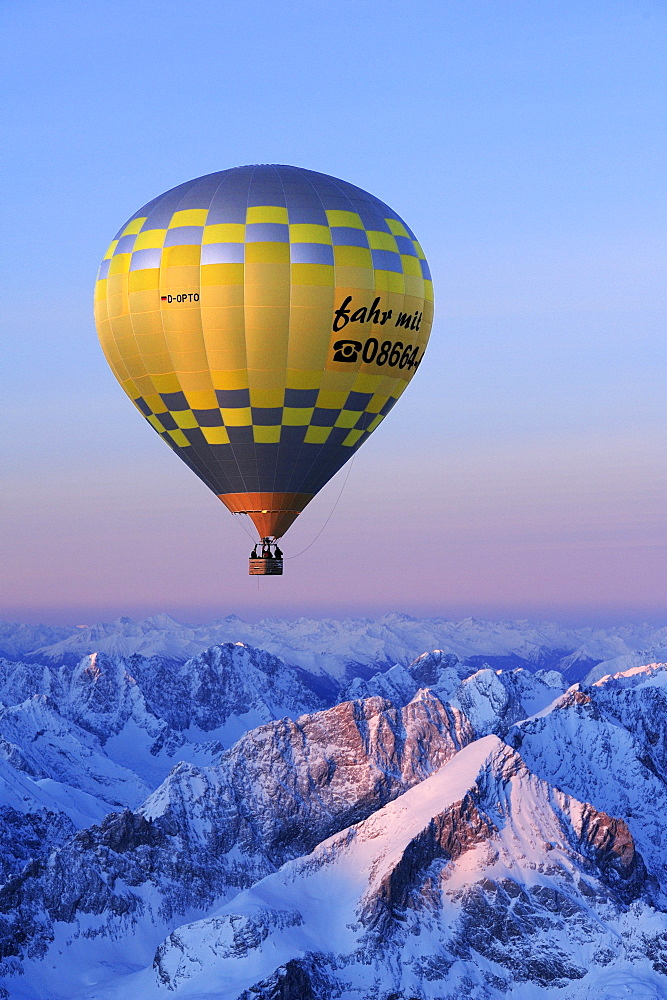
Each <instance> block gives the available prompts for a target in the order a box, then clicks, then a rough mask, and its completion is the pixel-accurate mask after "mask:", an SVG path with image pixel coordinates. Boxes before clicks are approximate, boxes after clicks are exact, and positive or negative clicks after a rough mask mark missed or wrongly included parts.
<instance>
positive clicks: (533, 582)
mask: <svg viewBox="0 0 667 1000" xmlns="http://www.w3.org/2000/svg"><path fill="white" fill-rule="evenodd" d="M3 20H4V24H3V37H4V39H5V40H6V41H8V42H9V44H8V46H7V51H6V54H5V68H4V76H5V79H4V92H5V94H7V93H8V94H9V99H8V100H6V107H7V111H6V125H5V143H4V145H5V153H4V155H5V166H4V194H5V205H6V211H5V216H6V228H5V236H4V239H3V241H2V248H3V256H4V260H3V264H4V273H5V282H4V286H5V290H4V293H3V296H2V300H3V301H2V306H3V312H4V323H3V327H4V330H5V336H4V337H3V346H2V350H3V358H2V366H3V373H4V375H3V400H2V402H3V416H2V425H3V434H2V438H1V447H2V462H3V469H4V476H3V478H4V481H5V490H4V501H3V508H4V509H3V512H2V535H3V538H2V553H1V555H0V558H1V564H2V609H1V612H0V613H1V614H2V615H3V616H4V617H8V618H16V619H24V620H47V621H75V622H89V621H92V620H95V619H99V618H109V617H112V616H115V615H118V614H131V615H133V616H135V615H140V614H144V613H151V612H155V611H162V610H167V611H170V612H171V613H173V614H175V615H176V616H177V617H181V618H183V619H189V620H206V619H210V618H214V617H219V616H222V615H225V614H228V613H230V612H236V613H238V614H241V615H246V616H247V617H252V618H258V617H262V616H263V615H265V614H274V615H287V616H297V615H300V614H329V613H331V614H339V613H348V612H352V613H357V614H360V613H375V612H378V611H384V610H389V609H396V610H404V611H408V612H412V613H414V614H433V613H437V614H444V615H448V616H452V617H460V616H465V615H468V614H470V615H476V616H480V617H482V616H487V617H488V616H499V615H503V616H507V617H535V616H544V617H552V618H557V619H561V620H572V619H577V620H581V621H584V620H586V621H615V620H620V619H656V620H659V619H660V618H661V617H662V618H664V617H667V595H666V592H665V578H666V577H667V573H666V569H667V559H666V554H667V545H666V543H667V526H666V512H667V502H666V501H667V433H666V428H667V406H666V402H665V382H666V380H665V360H666V358H665V319H666V313H667V309H666V293H665V262H666V257H667V254H666V252H665V251H666V239H665V233H666V231H667V227H666V222H667V220H666V218H665V216H666V214H667V213H666V207H667V195H666V193H665V183H664V181H665V176H666V174H667V164H666V156H665V152H666V146H667V141H666V134H667V133H666V130H665V108H666V107H667V93H666V91H667V86H666V79H665V78H666V74H667V5H665V3H664V0H601V2H598V0H585V2H582V0H555V2H551V0H540V2H539V3H535V0H443V2H441V3H439V4H435V3H434V4H429V5H415V4H406V3H397V2H395V0H355V2H350V0H343V2H337V3H325V2H322V3H314V4H304V3H303V0H299V2H295V0H254V2H248V3H231V2H216V0H188V2H186V0H182V2H169V0H161V2H160V3H156V2H154V0H131V2H128V0H113V2H112V0H100V2H98V3H89V2H87V0H80V2H78V0H67V2H58V0H55V2H54V0H49V2H36V0H25V2H22V3H14V4H6V5H4V13H3ZM253 162H279V163H291V164H296V165H298V166H304V167H308V168H311V169H314V170H321V171H324V172H326V173H331V174H334V175H336V176H339V177H342V178H344V179H345V180H348V181H351V182H352V183H354V184H357V185H359V186H361V187H363V188H366V189H367V190H369V191H371V192H372V193H373V194H375V195H377V196H378V197H379V198H381V199H383V200H384V201H386V202H387V203H388V204H389V205H391V206H392V207H393V208H395V209H396V211H397V212H399V213H400V214H401V215H402V216H403V217H404V218H405V219H406V220H407V222H408V224H409V225H410V226H411V227H412V228H413V229H414V230H415V231H416V233H417V235H418V237H419V239H420V241H421V242H422V244H423V246H424V249H425V251H426V254H427V257H428V258H429V262H430V265H431V270H432V271H433V277H434V283H435V295H436V317H435V323H434V327H433V333H432V337H431V344H430V347H429V350H428V354H427V357H426V360H425V361H424V364H423V365H422V367H421V368H420V371H419V373H418V375H417V377H416V378H415V379H414V381H413V382H412V384H411V386H410V389H409V390H408V391H407V392H406V394H405V395H404V396H403V398H402V399H401V402H400V405H399V406H397V407H396V409H395V410H394V411H393V412H392V414H391V416H390V417H389V419H387V420H386V421H385V422H384V423H383V424H382V426H381V427H380V428H379V429H378V431H377V432H376V433H375V434H374V435H373V437H372V438H371V440H370V441H369V442H368V443H367V444H365V445H364V447H363V448H362V449H361V450H360V452H359V453H358V454H357V456H356V458H355V460H354V464H353V466H352V468H351V471H350V474H349V478H348V481H347V485H346V487H345V490H344V492H343V494H342V496H341V499H340V502H339V503H338V506H337V507H336V509H335V511H334V513H333V516H332V517H331V520H330V521H329V523H328V525H327V528H326V530H325V531H324V532H323V534H322V535H321V536H320V538H319V539H318V540H317V541H316V542H315V544H314V545H313V546H312V547H311V548H310V549H309V550H308V552H307V553H304V554H303V555H301V556H299V557H298V558H295V559H294V560H293V561H289V562H287V563H286V575H285V576H284V577H283V578H282V579H267V580H262V581H261V582H260V583H259V587H258V583H257V581H256V580H254V579H253V580H251V579H249V578H248V576H247V564H246V562H245V560H246V558H247V555H248V550H249V548H250V545H249V540H248V538H247V537H246V535H245V534H244V532H243V530H242V529H241V526H240V525H239V523H235V521H238V519H233V518H232V517H231V515H229V514H228V513H227V512H226V510H225V509H224V508H223V507H222V505H221V504H220V502H219V501H218V500H217V499H216V498H215V497H214V496H213V495H212V494H211V493H209V492H208V490H207V489H206V488H205V487H204V486H203V484H201V483H200V482H199V480H197V479H196V478H195V477H194V476H193V475H192V473H191V472H189V470H188V469H187V468H186V467H185V466H184V465H183V464H182V463H181V462H179V461H178V459H177V458H176V457H175V456H174V455H173V454H172V453H171V452H170V451H169V449H167V448H166V447H165V446H164V445H163V443H162V442H161V441H160V440H159V439H158V438H157V436H156V435H155V434H154V433H153V431H152V430H151V429H150V427H149V426H148V425H147V424H146V423H145V422H144V421H143V420H141V418H140V417H139V415H138V414H137V413H136V411H135V410H134V408H133V407H132V406H131V404H130V403H129V401H128V400H127V398H126V397H125V395H124V393H123V392H122V391H121V389H120V387H119V386H118V385H117V383H116V382H115V380H114V378H113V376H112V374H111V372H110V371H109V369H108V368H107V365H106V362H105V360H104V358H103V356H102V353H101V350H100V348H99V346H98V343H97V337H96V334H95V329H94V324H93V318H92V288H93V282H94V279H95V273H96V269H97V266H98V263H99V260H100V258H101V256H102V255H103V253H104V251H105V249H106V246H107V244H108V243H109V240H110V239H111V237H112V236H113V235H114V233H115V231H116V230H117V229H118V227H119V226H120V224H121V223H122V222H123V221H124V220H125V219H126V218H127V217H128V216H129V215H130V214H131V213H132V212H134V211H135V210H136V209H137V208H139V207H140V206H141V205H142V204H144V203H145V202H146V201H148V200H149V199H150V198H152V197H154V196H155V195H157V194H159V193H161V192H162V191H164V190H166V189H168V188H170V187H172V186H174V185H176V184H178V183H180V182H182V181H184V180H187V179H189V178H192V177H196V176H199V175H201V174H204V173H208V172H210V171H214V170H222V169H225V168H227V167H230V166H235V165H238V164H244V163H253ZM346 475H347V467H346V468H345V469H343V471H342V472H341V473H339V474H338V476H336V477H335V479H334V480H333V481H332V482H331V483H330V484H329V485H328V486H327V487H326V488H325V490H324V491H323V492H322V493H321V494H320V496H319V497H318V498H317V499H316V500H315V501H313V503H312V504H311V505H310V507H309V508H308V509H307V511H306V512H305V513H304V514H303V515H302V516H301V518H300V519H299V521H298V522H297V524H296V525H295V526H294V528H293V529H292V530H291V531H290V533H289V534H288V536H287V538H286V540H285V545H284V548H285V552H286V555H287V556H291V555H295V554H296V553H299V552H300V551H301V550H302V549H303V548H305V547H306V546H307V545H308V544H309V543H310V542H311V541H312V539H313V538H314V537H315V536H316V535H317V533H318V531H319V530H320V528H321V527H322V525H323V524H324V522H325V520H326V518H327V517H328V516H329V514H330V513H331V511H332V508H333V506H334V504H335V502H336V498H337V497H338V495H339V493H340V489H341V485H342V481H343V479H344V478H345V477H346Z"/></svg>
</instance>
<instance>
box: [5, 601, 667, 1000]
mask: <svg viewBox="0 0 667 1000" xmlns="http://www.w3.org/2000/svg"><path fill="white" fill-rule="evenodd" d="M288 625H289V627H288ZM337 627H340V634H337V632H336V628H337ZM31 628H32V627H19V626H16V627H7V628H6V629H5V631H4V633H3V634H4V641H3V643H2V648H3V649H5V650H6V652H8V653H10V654H11V655H7V656H6V658H5V659H4V660H2V661H0V835H1V836H2V842H3V852H2V858H1V859H0V962H1V966H0V971H1V972H2V975H3V979H2V982H3V983H4V987H2V986H0V996H6V997H8V998H11V1000H103V998H108V1000H120V997H121V996H122V997H123V998H124V997H127V996H141V997H144V996H145V997H146V998H147V1000H150V998H151V997H154V998H158V997H171V996H174V997H177V998H178V997H183V998H186V997H190V998H192V1000H195V998H197V1000H213V998H214V997H215V998H216V1000H371V998H372V1000H376V998H378V1000H390V998H392V1000H453V998H454V997H456V998H463V1000H466V998H469V1000H473V998H474V1000H501V998H508V997H509V998H516V1000H533V998H535V1000H540V998H544V1000H547V998H549V1000H555V998H556V997H558V998H559V1000H571V998H572V1000H598V998H604V1000H620V998H621V997H626V996H637V997H641V998H642V1000H646V998H649V1000H650V998H653V1000H658V998H662V1000H667V836H666V835H665V832H664V816H665V812H666V811H667V663H666V662H660V660H659V658H658V659H657V660H656V661H655V662H651V663H649V662H646V663H644V664H634V663H632V664H631V665H630V668H629V669H626V670H624V671H622V672H616V673H615V674H613V675H610V674H609V672H608V671H605V675H604V676H602V677H600V669H601V668H602V667H603V666H604V664H605V662H607V661H605V660H604V655H606V654H607V653H610V654H613V655H611V657H610V660H609V662H612V663H613V662H614V661H615V659H616V657H617V656H619V655H620V656H621V657H631V658H632V657H639V658H641V652H639V650H640V649H641V648H642V645H643V647H645V648H647V649H654V648H658V649H659V648H662V647H661V646H660V643H661V642H662V641H664V634H665V630H659V629H653V630H652V631H651V629H650V628H649V626H636V627H634V626H633V627H628V628H626V629H619V630H616V631H614V632H613V634H612V633H611V632H608V633H605V634H602V632H601V631H600V630H593V629H591V630H588V632H587V631H586V630H583V629H582V630H565V629H561V630H559V629H558V627H557V626H543V625H537V626H534V625H532V626H531V625H529V623H523V622H522V623H500V624H496V625H493V624H492V625H488V624H487V625H485V624H484V623H479V622H473V621H468V622H465V623H454V624H453V623H446V622H444V620H443V622H437V621H428V622H427V621H425V620H424V621H418V620H415V619H409V618H407V617H406V616H400V615H395V616H385V618H384V619H382V620H380V621H379V622H345V623H332V622H324V623H321V622H320V623H314V622H301V623H276V622H269V623H267V622H264V623H259V625H257V626H251V625H247V624H246V623H243V622H240V620H239V619H236V620H234V619H232V618H230V619H226V620H225V621H224V622H223V623H217V625H215V626H206V627H203V626H202V627H198V628H194V627H193V628H190V627H187V626H180V625H178V624H177V623H175V622H173V621H172V619H169V618H168V617H166V616H164V617H160V618H154V619H152V620H149V621H148V623H147V622H142V623H135V622H131V621H130V620H129V619H123V620H121V621H120V622H119V623H113V624H112V625H109V626H99V627H95V628H94V629H85V628H78V627H77V628H75V629H70V630H67V629H64V630H62V632H61V633H60V634H58V635H56V636H55V639H54V642H51V643H49V641H48V640H49V638H50V635H49V633H48V629H45V628H44V627H35V631H34V634H33V635H32V637H31V636H30V631H31ZM206 629H209V630H211V629H212V630H214V631H215V630H216V629H220V632H219V633H218V637H220V636H221V635H222V634H223V632H224V635H225V636H227V637H228V640H227V641H225V642H214V643H212V644H210V645H208V646H207V647H206V648H202V645H200V644H201V643H203V642H204V637H205V635H209V638H210V633H207V632H206ZM225 630H227V631H226V632H225ZM244 630H245V631H244ZM661 631H662V637H661ZM250 632H252V634H253V635H255V636H257V635H258V634H262V633H263V634H264V636H266V637H268V641H269V642H270V643H271V644H273V646H274V651H267V650H266V649H262V648H261V647H257V646H253V645H250V644H249V643H248V634H247V633H250ZM239 633H240V634H239ZM575 633H576V634H575ZM93 634H94V635H95V636H96V638H97V640H98V642H99V645H100V647H102V646H105V645H106V648H104V649H102V648H100V649H91V648H90V642H91V641H92V636H93ZM485 634H486V639H485V638H484V636H485ZM436 636H438V637H439V640H438V641H435V638H436ZM426 638H428V639H429V641H428V642H427V643H426V644H425V645H424V646H422V647H421V648H417V651H416V652H415V650H414V647H413V646H412V645H411V644H412V643H417V642H419V641H422V640H424V639H426ZM445 640H446V641H445ZM33 641H34V642H35V643H41V645H34V646H33V645H31V644H32V643H33ZM577 642H578V645H577V644H576V643H577ZM12 643H13V645H12ZM68 643H69V645H68ZM281 643H282V645H281ZM633 643H634V644H635V645H634V646H633ZM114 644H115V645H114ZM139 647H140V648H139ZM623 649H627V650H629V652H627V653H626V652H623ZM40 650H41V652H40ZM424 650H426V652H425V651H424ZM633 650H634V651H633ZM619 651H620V652H619ZM577 652H579V653H580V655H575V654H577ZM279 654H280V655H279ZM573 657H574V658H573ZM663 659H665V660H667V657H665V658H663ZM592 661H596V665H595V666H594V668H591V662H592ZM622 662H624V661H622ZM554 664H555V665H560V667H561V668H565V669H568V670H570V671H573V672H574V674H575V676H577V675H579V677H580V681H579V683H575V684H571V685H570V686H569V687H568V684H569V681H570V678H568V679H567V680H565V679H564V677H563V674H562V673H561V672H559V670H557V669H555V667H554ZM598 664H599V665H598ZM378 667H380V668H381V669H379V670H378V669H377V668H378ZM374 668H376V669H374ZM584 668H585V669H584ZM591 669H593V673H592V674H591V679H590V680H588V679H582V678H583V677H584V674H585V673H590V671H591ZM3 989H4V990H5V993H4V994H3V993H2V990H3Z"/></svg>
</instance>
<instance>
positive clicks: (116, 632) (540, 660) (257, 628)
mask: <svg viewBox="0 0 667 1000" xmlns="http://www.w3.org/2000/svg"><path fill="white" fill-rule="evenodd" d="M227 642H232V643H236V642H244V643H246V644H248V645H250V646H254V647H256V648H258V649H263V650H267V651H269V652H271V653H274V655H276V656H279V657H280V658H281V659H283V660H285V661H286V662H287V663H289V664H291V665H292V666H297V667H301V668H303V669H304V670H307V671H308V672H309V673H310V674H314V675H324V676H327V677H334V678H336V679H338V680H345V679H347V680H350V679H351V678H352V677H353V676H355V675H357V674H360V675H362V676H364V677H367V676H369V674H370V673H372V672H375V671H376V670H384V669H386V668H388V667H390V666H393V665H394V664H397V663H398V664H402V665H403V666H407V664H409V663H411V662H412V661H413V660H414V659H415V658H416V657H417V656H419V655H420V654H421V653H423V652H424V651H425V650H432V649H442V650H443V651H444V652H445V653H453V654H454V655H456V656H457V657H458V659H459V660H461V661H463V662H465V663H467V664H469V665H471V666H476V667H479V666H482V665H484V664H485V663H487V664H488V665H489V666H491V667H494V668H496V669H498V668H503V669H511V668H514V667H526V668H527V669H530V670H539V669H552V668H553V669H558V670H560V671H561V672H563V673H564V674H565V675H566V676H567V677H568V679H569V680H570V681H578V680H582V679H583V678H584V676H585V675H586V674H588V673H589V672H590V670H591V669H593V668H594V667H596V666H597V664H599V663H602V662H606V661H610V660H614V661H616V660H617V658H618V657H619V656H621V657H622V656H632V655H633V654H635V653H638V654H639V655H640V657H643V659H642V662H643V663H648V662H650V661H651V660H653V661H658V660H661V659H667V628H665V627H663V628H657V627H656V626H653V625H647V624H639V625H625V626H621V627H619V628H616V629H613V628H608V629H603V628H593V627H582V628H566V627H563V626H560V625H556V624H553V623H549V622H542V623H534V622H529V621H514V622H484V621H479V620H477V619H475V618H467V619H464V620H462V621H459V622H452V621H449V620H447V619H445V618H423V619H421V618H414V617H411V616H410V615H405V614H398V613H391V614H387V615H384V616H383V617H382V618H379V619H365V618H364V619H344V620H334V619H306V618H300V619H297V620H296V621H278V620H272V619H265V620H263V621H260V622H257V623H255V624H252V623H249V622H244V621H242V620H241V619H240V618H238V617H237V616H236V615H229V616H228V617H226V618H223V619H221V620H220V621H217V622H213V623H211V624H209V625H182V624H180V623H178V622H176V621H174V619H173V618H170V617H169V615H155V616H153V617H151V618H147V619H145V620H144V621H141V622H135V621H133V620H132V619H131V618H127V617H123V618H119V619H117V621H115V622H110V623H99V624H96V625H91V626H80V627H64V626H58V627H55V628H53V629H50V628H49V627H48V626H43V625H36V626H29V625H17V624H14V623H9V622H5V623H0V656H3V655H4V656H6V657H7V659H21V660H24V661H28V662H39V663H47V662H48V663H56V664H59V663H66V664H68V665H70V666H72V665H74V664H75V663H78V662H79V661H80V660H81V658H82V657H83V656H85V655H86V654H89V653H94V652H104V653H107V654H109V655H111V656H122V657H125V658H127V657H129V656H132V655H133V654H135V653H139V654H140V655H142V656H145V657H148V658H150V657H161V658H163V659H166V660H177V661H179V662H183V661H185V660H187V659H189V658H190V657H192V656H196V655H197V654H198V653H200V652H202V651H203V650H205V649H208V648H209V647H210V646H213V645H220V644H223V643H227ZM661 651H662V652H661ZM663 654H664V655H663ZM639 665H640V664H638V663H634V662H633V663H627V664H626V665H620V666H617V669H616V670H607V669H605V670H604V672H605V673H615V672H618V670H620V669H627V667H629V666H639ZM600 676H601V675H600ZM595 679H597V678H595Z"/></svg>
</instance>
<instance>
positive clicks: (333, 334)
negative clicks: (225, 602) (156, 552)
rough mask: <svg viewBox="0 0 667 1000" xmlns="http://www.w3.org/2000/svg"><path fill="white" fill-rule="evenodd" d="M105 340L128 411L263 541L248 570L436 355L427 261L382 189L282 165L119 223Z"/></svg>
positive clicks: (102, 286)
mask: <svg viewBox="0 0 667 1000" xmlns="http://www.w3.org/2000/svg"><path fill="white" fill-rule="evenodd" d="M95 316H96V323H97V329H98V333H99V337H100V341H101V344H102V348H103V350H104V353H105V355H106V358H107V360H108V362H109V365H110V366H111V369H112V371H113V372H114V374H115V376H116V378H117V379H118V381H119V382H120V384H121V385H122V387H123V389H124V390H125V392H126V393H127V395H128V396H129V397H130V399H131V400H132V402H133V403H134V405H135V406H136V407H137V409H138V410H139V411H140V412H141V414H142V415H143V416H144V417H145V419H146V420H147V421H148V422H149V423H150V424H151V426H152V427H153V429H154V430H155V431H156V432H157V433H158V434H159V435H160V437H161V438H163V440H164V441H166V443H167V444H168V445H169V447H170V448H171V449H172V450H173V451H174V452H175V453H176V454H177V455H178V457H179V458H181V459H182V460H183V461H184V462H185V464H186V465H188V466H189V467H190V469H192V471H193V472H194V473H195V475H197V476H198V477H199V478H200V479H201V480H202V481H203V482H204V483H205V484H206V485H207V486H208V487H209V489H211V490H213V492H214V493H215V494H216V496H218V497H219V498H220V500H222V502H223V503H224V504H225V506H226V507H227V508H228V510H230V511H231V512H232V513H233V514H247V515H248V517H249V518H250V519H251V520H252V521H253V523H254V525H255V527H256V529H257V531H258V533H259V537H260V540H261V553H258V552H257V551H256V550H255V551H254V552H253V555H257V559H256V560H251V565H250V571H251V573H280V572H282V553H280V550H279V549H278V554H279V555H280V557H279V558H276V555H277V553H276V551H275V543H276V540H277V539H278V538H280V537H281V536H282V535H283V534H284V533H285V531H287V529H288V528H289V526H290V525H291V524H292V523H293V521H294V520H295V518H296V517H298V515H299V514H300V513H301V511H302V510H303V509H304V507H305V506H306V504H308V503H309V502H310V501H311V500H312V499H313V497H314V496H315V495H316V494H317V492H318V491H319V490H321V489H322V487H323V486H324V485H325V483H327V482H328V480H329V479H331V477H332V476H333V475H334V474H335V473H336V472H337V471H338V470H339V469H340V468H341V467H342V466H343V465H344V464H345V462H347V461H348V460H349V459H350V458H351V457H352V455H354V453H355V452H356V451H357V449H358V448H359V447H360V446H361V445H362V444H363V442H364V441H365V440H366V439H367V438H368V436H369V435H370V434H372V433H373V431H374V430H375V428H376V427H377V426H378V425H379V424H380V422H381V421H382V420H383V419H384V417H385V416H386V415H387V413H389V411H390V410H391V409H392V407H393V406H394V404H395V403H396V402H397V400H398V399H399V397H400V396H401V393H402V392H403V390H404V389H405V387H406V386H407V384H408V382H409V381H410V380H411V378H412V377H413V375H414V374H415V372H416V370H417V368H418V367H419V364H420V362H421V359H422V357H423V354H424V350H425V348H426V344H427V341H428V337H429V333H430V329H431V322H432V316H433V293H432V283H431V278H430V273H429V269H428V264H427V263H426V259H425V257H424V253H423V251H422V249H421V247H420V245H419V243H418V242H417V240H416V238H415V235H414V233H413V232H412V230H411V229H409V227H408V226H407V225H406V223H405V222H404V221H403V220H402V219H401V218H400V216H399V215H397V214H396V212H394V211H392V209H390V208H389V207H388V206H387V205H385V204H384V203H383V202H381V201H379V200H378V199H377V198H375V197H373V195H371V194H368V193H367V192H365V191H363V190H361V189H360V188H358V187H355V186H354V185H352V184H348V183H347V182H345V181H342V180H338V179H336V178H335V177H330V176H328V175H327V174H322V173H317V172H315V171H312V170H305V169H302V168H300V167H291V166H283V165H264V164H262V165H259V166H245V167H235V168H233V169H231V170H223V171H220V172H218V173H213V174H207V175H205V176H203V177H198V178H197V179H195V180H191V181H187V182H186V183H185V184H180V185H179V186H178V187H175V188H172V189H171V190H170V191H167V192H166V193H165V194H162V195H160V196H159V197H158V198H155V199H154V200H153V201H150V202H149V203H148V204H147V205H145V206H144V207H143V208H141V209H139V211H138V212H135V213H134V215H132V216H131V218H130V219H129V220H128V221H127V222H126V223H125V224H124V225H123V226H122V227H121V229H120V230H119V232H118V233H117V235H116V236H115V238H114V239H113V240H112V242H111V245H110V246H109V249H108V250H107V252H106V254H105V255H104V260H103V261H102V264H101V266H100V269H99V273H98V277H97V284H96V290H95Z"/></svg>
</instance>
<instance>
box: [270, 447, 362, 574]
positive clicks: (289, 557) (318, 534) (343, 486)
mask: <svg viewBox="0 0 667 1000" xmlns="http://www.w3.org/2000/svg"><path fill="white" fill-rule="evenodd" d="M355 458H356V452H355V453H354V455H353V456H352V458H351V459H350V464H349V465H348V467H347V475H346V476H345V479H344V480H343V485H342V486H341V488H340V493H339V494H338V496H337V497H336V502H335V504H334V505H333V507H332V508H331V512H330V513H329V516H328V518H327V519H326V521H325V522H324V524H323V525H322V527H321V528H320V530H319V531H318V532H317V534H316V535H315V537H314V538H313V540H312V542H309V544H308V545H306V547H305V549H301V552H297V553H296V555H293V556H284V557H283V558H285V559H298V558H299V556H302V555H303V554H304V552H307V551H308V549H309V548H311V546H313V545H314V544H315V542H316V541H317V539H318V538H319V537H320V535H321V534H322V532H323V531H324V529H325V528H326V526H327V524H328V523H329V521H330V520H331V518H332V517H333V515H334V511H335V510H336V507H337V506H338V502H339V500H340V498H341V497H342V495H343V490H344V489H345V487H346V486H347V481H348V479H349V478H350V473H351V472H352V466H353V465H354V460H355Z"/></svg>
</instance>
